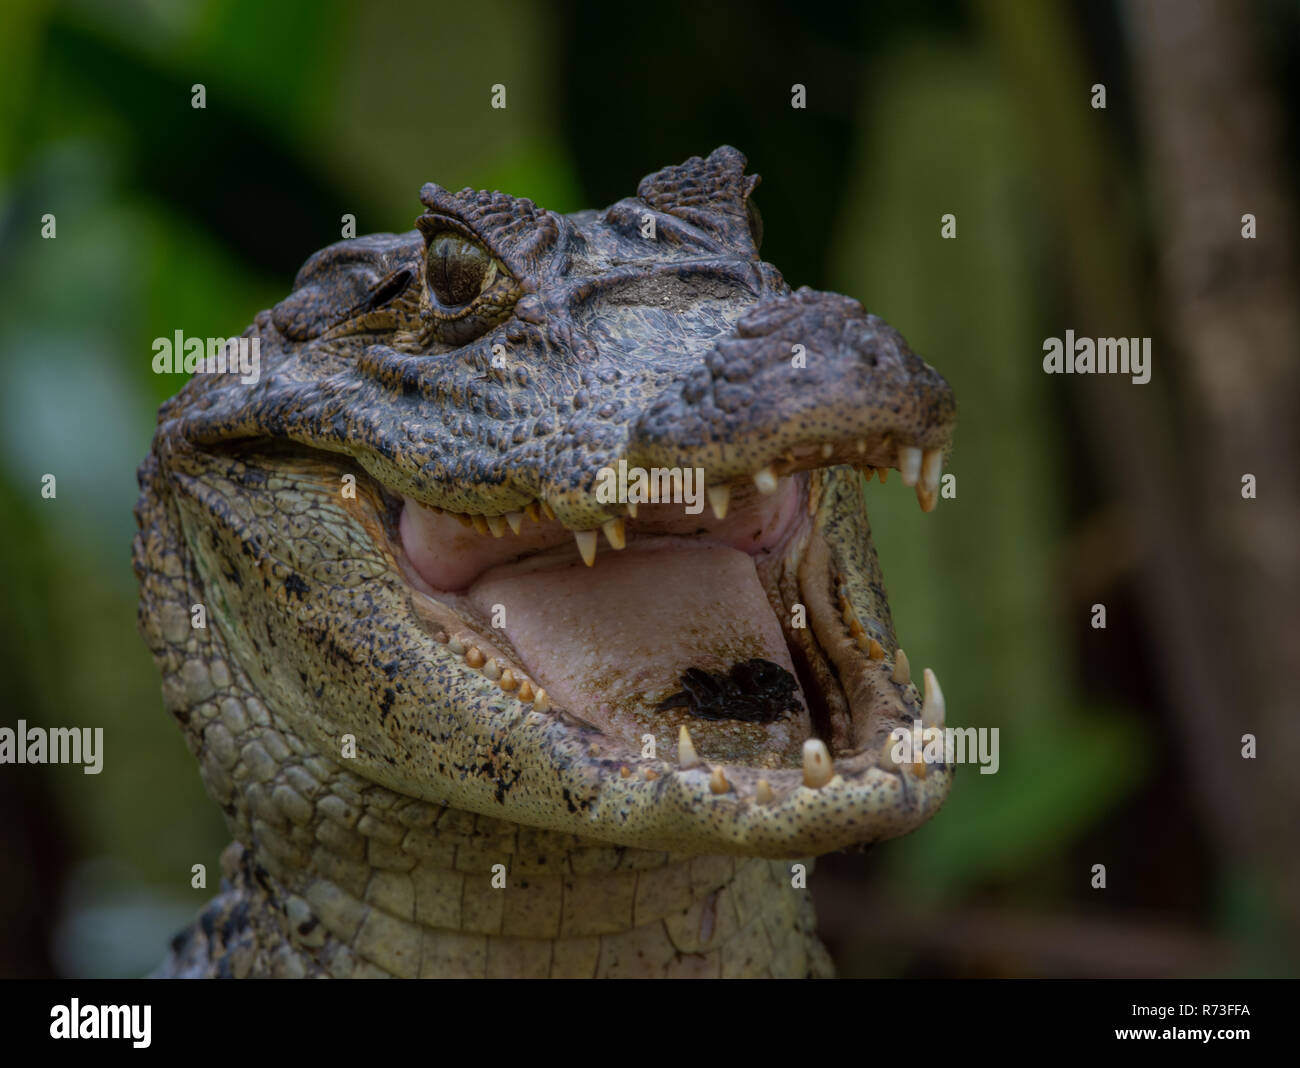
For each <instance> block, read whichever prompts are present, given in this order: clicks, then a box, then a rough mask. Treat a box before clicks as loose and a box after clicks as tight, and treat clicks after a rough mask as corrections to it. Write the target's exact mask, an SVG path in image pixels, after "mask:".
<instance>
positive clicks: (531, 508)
mask: <svg viewBox="0 0 1300 1068" xmlns="http://www.w3.org/2000/svg"><path fill="white" fill-rule="evenodd" d="M524 515H526V516H527V517H528V518H529V519H531V520H532V521H533V522H534V523H540V522H541V521H542V510H541V509H540V508H538V507H537V502H536V501H529V502H528V503H527V504H526V505H524Z"/></svg>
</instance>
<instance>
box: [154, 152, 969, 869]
mask: <svg viewBox="0 0 1300 1068" xmlns="http://www.w3.org/2000/svg"><path fill="white" fill-rule="evenodd" d="M744 166H745V160H744V157H743V156H742V155H741V154H740V153H739V152H737V151H736V150H735V149H733V148H728V147H723V148H719V149H718V150H717V151H715V152H714V153H712V155H710V156H709V157H708V158H707V159H699V158H693V159H690V160H688V161H687V162H686V163H684V164H682V165H681V166H675V167H668V168H666V169H664V170H662V171H659V172H658V173H656V174H653V175H651V176H650V177H648V178H646V179H645V180H643V181H642V182H641V184H640V186H639V187H638V189H637V195H636V196H635V197H631V198H629V199H626V200H621V201H619V202H618V203H617V204H614V205H613V206H612V207H610V208H608V209H606V210H605V211H601V212H596V211H584V212H579V213H576V214H573V215H559V214H555V213H553V212H549V211H546V210H544V209H542V208H539V207H537V206H536V205H534V204H533V203H532V202H531V201H529V200H525V199H520V198H517V197H513V196H507V195H504V194H501V193H485V192H475V191H472V190H469V189H465V190H462V191H461V192H459V193H452V192H448V191H447V190H445V189H442V188H440V187H439V186H437V185H432V184H430V185H426V186H425V187H424V188H423V190H421V193H420V199H421V201H422V202H423V204H424V207H425V212H424V214H422V215H421V216H420V217H419V218H418V219H417V220H416V226H417V229H416V230H414V231H412V232H410V233H407V234H400V235H393V234H380V235H375V236H371V237H366V238H358V239H354V240H348V241H343V242H340V243H339V244H336V245H333V246H331V247H329V248H327V249H324V250H323V251H321V252H319V253H317V254H316V255H315V256H313V257H312V258H311V259H310V260H309V261H308V262H307V264H306V265H305V266H304V267H303V269H302V270H301V272H300V273H299V275H298V278H297V281H296V283H295V285H294V289H293V292H292V294H291V295H290V296H289V297H288V298H287V299H286V300H284V301H283V302H282V303H280V304H279V305H277V306H276V307H275V308H273V309H272V310H271V311H270V312H263V313H261V314H260V315H258V317H257V319H256V322H255V324H254V326H253V327H251V328H250V330H249V331H248V332H246V334H245V335H244V336H245V337H246V338H249V339H257V341H258V344H259V345H260V356H261V367H260V376H259V377H258V378H257V381H255V382H245V381H242V380H241V378H240V376H238V375H236V374H219V373H213V374H200V375H196V376H195V377H194V378H193V379H192V380H191V381H190V382H189V383H188V384H187V385H186V386H185V388H184V389H182V390H181V392H180V393H179V394H178V395H177V396H176V397H175V398H173V399H172V400H171V401H169V402H168V403H167V404H166V405H164V407H163V409H162V411H161V413H160V416H159V427H158V431H157V435H156V438H155V441H154V446H153V452H152V455H151V457H150V458H149V459H148V460H147V461H146V463H145V466H144V467H143V468H142V472H141V477H142V484H143V486H144V496H143V497H142V501H141V506H140V522H141V528H142V531H141V534H140V537H139V539H138V542H137V568H138V570H139V571H140V573H141V577H142V579H146V578H147V577H148V576H149V574H150V573H151V572H157V573H160V574H161V573H164V572H165V573H167V574H169V575H171V576H172V577H173V579H176V580H177V582H179V583H180V586H181V589H182V592H181V593H179V594H172V593H166V594H164V593H163V592H160V591H163V590H174V589H176V588H177V583H176V582H173V583H172V585H170V586H167V585H161V584H159V583H154V584H152V585H151V584H150V583H149V582H147V581H146V582H145V588H146V592H145V597H144V601H143V608H142V621H143V626H144V628H145V630H146V632H147V633H149V632H150V631H151V629H152V631H153V632H154V633H155V634H156V633H157V632H158V629H159V626H160V625H159V624H158V623H157V622H156V621H157V619H158V618H159V614H160V613H162V614H163V615H164V616H165V615H166V613H167V612H168V611H170V612H171V618H172V623H173V624H174V623H175V621H176V615H177V613H178V612H180V613H188V612H190V611H191V605H190V604H189V603H183V604H172V605H167V604H163V603H160V602H161V601H163V600H164V599H165V598H173V599H176V600H178V601H181V602H188V601H189V600H190V599H193V601H194V602H195V603H196V604H199V603H201V604H202V605H203V606H204V609H205V611H206V617H207V630H206V631H205V632H201V637H200V641H202V642H209V643H212V644H213V648H212V651H211V657H212V659H214V660H215V659H220V660H221V661H222V662H223V664H224V667H223V669H222V671H223V674H224V673H225V672H230V673H233V674H234V675H235V676H236V680H237V683H238V684H239V685H240V686H242V687H245V688H246V689H247V691H248V692H249V693H251V694H254V695H256V697H257V699H258V700H259V701H260V703H261V705H262V706H264V707H265V709H267V710H269V715H270V717H271V718H272V720H273V722H274V723H276V724H278V725H280V727H281V728H282V729H283V730H284V731H285V732H286V734H287V735H289V736H291V737H292V738H293V739H294V742H295V745H297V746H301V747H305V748H306V749H307V750H308V751H309V752H310V753H312V754H313V755H315V756H317V757H318V758H323V759H326V760H331V761H335V762H337V763H338V764H340V765H342V766H344V767H346V768H347V769H348V770H349V771H351V772H353V773H354V774H356V775H358V776H360V777H362V778H363V779H366V780H369V781H371V782H375V783H378V784H381V785H383V786H385V787H388V788H390V789H392V790H394V791H396V792H398V793H399V794H401V795H404V796H408V797H415V798H421V799H424V800H427V801H434V802H443V803H447V804H450V805H452V806H455V807H457V808H462V809H468V810H472V811H476V812H481V813H487V814H490V815H494V816H497V817H500V818H502V819H507V820H511V821H515V822H518V823H521V824H526V825H532V826H538V827H544V828H550V829H554V830H559V831H567V832H572V833H576V834H581V835H584V836H587V837H590V838H596V839H603V840H606V841H611V842H615V843H619V844H623V845H629V846H642V847H647V848H654V849H667V850H675V851H683V852H691V853H719V852H720V853H731V854H750V855H760V856H768V857H774V858H775V857H787V856H798V855H807V854H816V853H822V852H826V851H829V850H833V849H838V848H841V847H845V846H848V845H851V844H855V843H863V842H869V841H873V840H875V839H879V838H886V837H891V836H894V835H898V834H902V833H904V832H906V831H908V830H911V829H912V828H914V827H916V826H917V825H919V824H920V823H922V822H924V821H925V820H926V819H927V818H929V816H930V815H932V814H933V813H934V811H935V810H936V809H937V808H938V806H939V805H940V804H941V803H942V801H943V799H944V797H945V796H946V794H947V791H948V788H949V785H950V778H951V769H950V768H947V767H944V766H943V765H934V764H931V765H928V766H927V765H924V764H915V765H913V764H910V763H909V764H905V765H899V764H898V763H896V762H895V760H894V759H893V755H894V754H893V753H892V752H891V750H892V742H891V740H890V739H889V734H890V732H891V731H892V730H893V729H894V728H896V727H900V726H902V727H907V728H909V729H910V728H911V726H912V721H913V719H922V718H923V719H924V721H925V722H926V723H927V724H934V723H940V722H942V719H943V698H942V695H941V693H940V691H939V687H938V684H937V682H935V680H934V677H933V675H932V674H931V673H930V672H928V671H927V672H925V674H924V679H923V686H922V688H923V690H924V691H925V692H924V696H922V694H921V693H920V692H918V689H917V687H916V685H914V682H913V679H912V674H911V669H910V667H909V665H908V663H907V658H906V656H905V654H904V653H903V651H902V650H901V649H899V647H898V641H897V639H896V637H895V635H894V630H893V624H892V622H891V619H890V614H889V607H888V604H887V602H886V598H885V591H884V586H883V584H882V579H881V574H880V570H879V566H878V564H877V560H876V555H875V551H874V549H873V548H872V544H871V540H870V534H869V529H868V525H867V517H866V513H865V509H864V504H863V494H864V482H863V479H862V477H861V472H862V471H864V470H865V471H866V472H867V475H868V477H870V475H871V474H872V472H873V471H876V472H878V473H879V475H880V479H881V481H882V482H883V481H884V480H885V476H886V472H887V471H888V469H889V468H891V467H892V468H897V469H898V470H899V471H900V472H901V476H902V478H901V480H902V482H903V484H904V485H906V486H915V487H916V493H917V496H918V498H919V500H920V502H921V507H922V509H923V510H925V511H929V510H930V509H932V508H933V507H934V504H935V502H936V499H937V495H938V485H939V479H940V472H941V468H942V463H943V457H944V454H945V452H946V450H947V449H948V446H949V441H950V435H951V431H952V426H953V420H954V411H955V408H954V402H953V397H952V393H951V391H950V389H949V387H948V385H947V383H946V382H945V381H944V380H943V379H942V378H941V377H940V376H939V375H938V374H937V373H936V372H935V371H934V370H932V369H931V368H930V367H929V366H927V365H926V364H925V363H924V362H923V361H922V360H921V359H920V358H918V357H917V356H916V355H915V354H913V353H912V351H911V350H910V349H909V348H908V346H907V343H906V342H905V341H904V340H903V338H902V337H901V336H899V334H898V333H897V331H895V330H894V329H893V328H892V327H890V326H888V325H887V324H886V323H884V322H883V321H882V320H880V319H878V318H877V317H875V316H874V315H869V314H867V313H866V312H865V311H864V309H863V307H862V305H861V304H859V303H858V302H857V301H855V300H852V299H850V298H849V297H845V296H840V295H838V294H835V293H823V292H814V291H812V290H809V289H799V290H796V291H791V290H790V288H789V287H788V286H787V285H786V284H785V282H784V281H783V280H782V278H781V275H780V274H779V273H778V272H777V270H776V269H775V268H774V267H772V266H771V265H770V264H767V263H764V262H763V261H762V260H761V259H760V257H759V241H760V237H761V234H760V223H759V216H758V212H757V210H756V209H755V207H754V204H753V202H752V200H751V194H752V193H753V190H754V187H755V186H756V185H757V183H758V179H757V178H756V177H752V176H749V177H747V176H746V175H745V174H744ZM706 504H707V507H706ZM160 559H161V560H162V561H163V563H161V564H160V563H159V562H158V561H159V560H160ZM180 618H181V619H182V620H183V619H184V618H185V617H184V616H183V615H182V616H180ZM164 622H165V620H164ZM157 649H158V644H157V643H155V650H156V651H157ZM202 655H208V654H202ZM160 660H162V661H164V671H165V672H169V673H170V674H172V675H173V676H175V677H177V678H180V679H181V680H182V681H181V682H179V683H177V684H176V685H174V686H172V687H171V689H170V690H169V691H167V692H168V693H169V694H170V696H169V697H168V701H169V704H171V705H172V710H173V712H175V713H176V714H177V715H179V716H181V718H182V719H184V718H186V711H185V708H184V707H183V706H184V704H185V701H186V697H185V686H184V683H183V676H184V671H185V665H183V664H180V663H178V662H177V660H176V658H175V657H172V658H171V659H170V660H168V659H167V658H166V656H163V655H160ZM195 744H196V745H197V744H198V743H195Z"/></svg>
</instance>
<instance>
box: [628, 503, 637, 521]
mask: <svg viewBox="0 0 1300 1068" xmlns="http://www.w3.org/2000/svg"><path fill="white" fill-rule="evenodd" d="M627 514H628V515H629V516H631V517H632V518H633V519H635V518H636V501H628V502H627Z"/></svg>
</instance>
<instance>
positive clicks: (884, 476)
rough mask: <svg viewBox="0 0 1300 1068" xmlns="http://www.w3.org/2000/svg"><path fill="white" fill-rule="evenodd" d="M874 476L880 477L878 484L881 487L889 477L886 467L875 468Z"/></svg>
mask: <svg viewBox="0 0 1300 1068" xmlns="http://www.w3.org/2000/svg"><path fill="white" fill-rule="evenodd" d="M876 474H878V475H879V476H880V484H881V485H882V486H883V485H884V484H885V479H887V478H888V477H889V468H888V467H877V468H876Z"/></svg>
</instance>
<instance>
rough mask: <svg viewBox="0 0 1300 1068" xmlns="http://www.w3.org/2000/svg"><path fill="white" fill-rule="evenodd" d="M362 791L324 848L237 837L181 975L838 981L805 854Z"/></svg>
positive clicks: (326, 834) (314, 838)
mask: <svg viewBox="0 0 1300 1068" xmlns="http://www.w3.org/2000/svg"><path fill="white" fill-rule="evenodd" d="M359 800H360V801H361V803H360V804H359V805H356V806H329V805H326V806H322V808H323V810H324V811H323V813H322V816H321V818H320V819H319V820H318V821H317V822H316V823H315V825H314V826H313V827H311V835H310V841H308V839H307V835H306V834H296V835H295V834H291V835H290V837H289V840H285V839H284V838H283V836H282V835H280V833H279V832H275V831H272V829H271V828H269V827H266V826H265V825H262V826H257V827H256V830H255V831H254V833H253V835H252V836H251V839H252V840H251V841H250V842H247V843H240V842H236V843H233V844H232V845H231V846H230V847H229V848H228V849H227V850H226V853H225V854H224V855H223V858H222V862H223V869H224V871H223V874H224V875H225V889H224V891H223V893H222V895H221V896H220V897H218V898H217V899H216V900H215V901H213V902H212V903H211V904H210V905H209V906H208V907H207V908H206V909H205V910H204V912H203V913H202V914H201V915H200V918H199V920H198V922H197V923H196V924H195V925H194V926H193V927H192V928H190V929H189V930H187V931H186V932H183V933H182V935H180V936H178V937H177V940H176V942H175V943H173V957H172V960H171V962H170V967H169V968H168V970H167V974H171V975H234V976H236V977H243V976H258V975H262V976H278V977H301V976H333V977H339V978H342V977H358V978H360V977H376V976H380V975H391V976H398V977H404V978H417V977H425V978H546V977H550V978H561V977H565V978H594V977H609V978H613V977H619V976H623V977H664V978H670V977H714V978H718V977H729V976H782V977H802V976H807V975H822V974H828V973H829V969H830V965H829V962H828V959H827V957H826V955H825V950H824V949H823V948H822V947H821V945H820V943H819V942H818V941H817V939H816V936H815V934H814V916H813V910H812V904H811V901H810V899H809V896H808V891H807V890H806V889H800V888H796V886H794V885H792V882H794V883H798V882H800V880H799V879H797V878H794V879H792V876H791V863H790V862H785V861H769V860H762V859H757V858H731V857H708V856H694V857H691V856H681V855H670V854H666V853H657V852H650V851H645V850H638V849H631V848H624V847H619V846H612V845H607V844H603V843H600V842H596V841H593V840H589V839H583V838H579V837H576V836H573V835H566V834H560V833H556V832H552V831H544V830H539V829H535V828H529V827H522V826H519V825H517V824H513V823H507V822H503V821H501V820H497V819H493V818H490V817H487V816H482V815H476V814H474V813H470V812H463V811H460V810H457V809H452V808H441V807H439V806H436V805H429V804H426V803H424V802H419V801H411V800H409V799H406V798H402V797H400V796H399V795H396V794H393V793H391V792H390V791H387V790H385V789H383V788H381V787H373V786H370V787H367V788H366V790H365V793H364V797H363V798H360V799H359ZM258 823H259V824H260V823H261V821H258ZM268 832H269V833H268ZM293 839H298V840H299V841H301V845H300V846H296V847H295V844H294V842H293ZM295 852H297V853H298V855H292V854H294V853H295ZM286 854H290V855H286ZM800 863H803V864H805V865H806V866H807V867H808V868H811V863H810V862H808V861H801V862H800Z"/></svg>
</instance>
